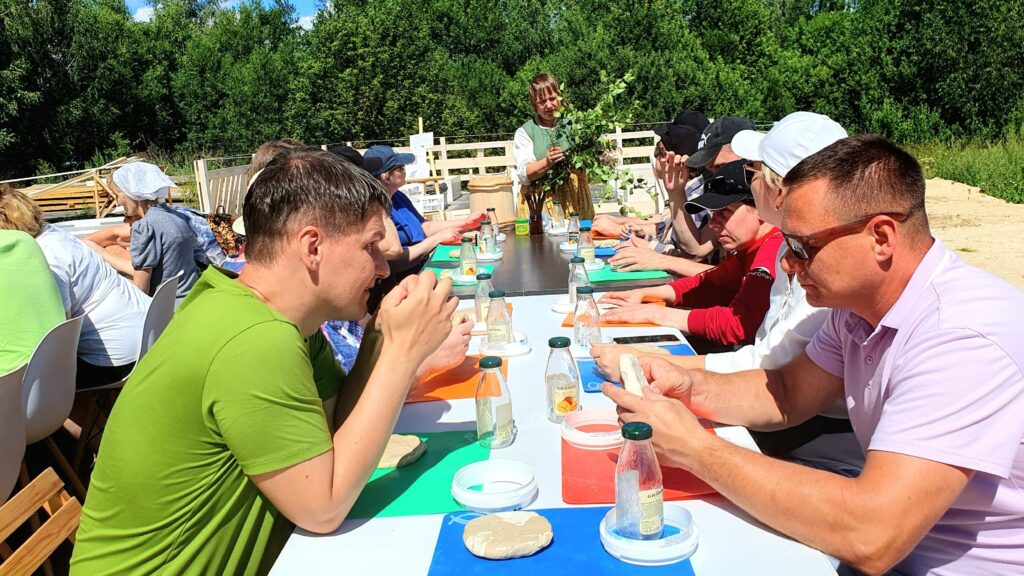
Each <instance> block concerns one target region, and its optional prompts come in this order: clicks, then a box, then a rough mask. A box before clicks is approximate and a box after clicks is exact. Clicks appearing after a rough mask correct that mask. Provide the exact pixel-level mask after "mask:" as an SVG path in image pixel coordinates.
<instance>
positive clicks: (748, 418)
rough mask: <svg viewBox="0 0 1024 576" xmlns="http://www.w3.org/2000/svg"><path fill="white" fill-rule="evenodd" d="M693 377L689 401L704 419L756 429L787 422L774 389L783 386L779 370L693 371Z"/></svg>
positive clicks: (688, 403)
mask: <svg viewBox="0 0 1024 576" xmlns="http://www.w3.org/2000/svg"><path fill="white" fill-rule="evenodd" d="M690 376H691V378H692V379H693V383H692V385H691V387H690V397H689V399H687V400H686V404H687V405H688V406H689V407H690V409H691V410H692V411H693V413H694V414H696V415H698V416H700V417H702V418H707V419H708V420H712V421H714V422H721V423H722V424H735V425H739V426H747V427H750V428H756V429H773V428H780V427H784V426H785V425H786V423H787V419H786V417H785V415H784V413H783V412H782V409H781V408H780V406H779V399H778V398H776V396H774V395H773V394H772V392H771V390H773V389H778V388H780V387H782V386H783V384H782V383H781V382H780V380H781V379H782V376H781V375H780V374H779V373H778V372H776V371H765V370H747V371H744V372H735V373H733V374H716V373H714V372H707V371H705V370H694V371H692V372H691V373H690Z"/></svg>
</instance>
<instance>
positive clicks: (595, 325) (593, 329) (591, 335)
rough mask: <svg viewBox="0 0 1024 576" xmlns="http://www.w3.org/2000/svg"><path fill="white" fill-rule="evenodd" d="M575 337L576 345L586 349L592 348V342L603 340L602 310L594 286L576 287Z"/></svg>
mask: <svg viewBox="0 0 1024 576" xmlns="http://www.w3.org/2000/svg"><path fill="white" fill-rule="evenodd" d="M573 337H574V338H575V340H576V345H577V346H579V347H580V348H583V349H584V350H589V349H590V344H591V342H597V343H600V342H601V312H600V310H598V308H597V302H596V301H595V300H594V287H593V286H577V287H576V309H575V311H574V313H573Z"/></svg>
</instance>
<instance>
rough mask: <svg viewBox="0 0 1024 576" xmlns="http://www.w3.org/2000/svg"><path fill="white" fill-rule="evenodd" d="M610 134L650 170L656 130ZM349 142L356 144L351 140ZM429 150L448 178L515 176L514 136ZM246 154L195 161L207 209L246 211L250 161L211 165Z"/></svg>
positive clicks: (630, 162) (629, 159)
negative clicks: (212, 166)
mask: <svg viewBox="0 0 1024 576" xmlns="http://www.w3.org/2000/svg"><path fill="white" fill-rule="evenodd" d="M606 136H607V137H608V138H609V139H610V140H612V141H613V142H615V143H616V145H617V147H618V148H619V149H620V150H621V154H620V155H619V164H620V165H626V166H629V167H631V168H632V167H633V166H635V168H634V169H636V170H639V171H645V170H649V158H650V156H651V152H653V150H654V143H655V141H656V140H657V137H656V136H655V134H654V132H652V131H651V130H643V131H638V132H622V131H621V130H617V131H615V132H614V133H611V134H607V135H606ZM348 144H349V145H352V143H351V142H349V143H348ZM395 150H396V151H398V152H409V151H410V148H409V147H408V146H400V147H395ZM362 151H363V150H360V152H362ZM427 152H428V154H430V156H431V157H432V165H433V170H434V171H435V172H436V174H437V175H438V176H440V177H442V179H443V180H444V181H449V180H451V179H452V178H453V177H456V178H458V179H459V180H460V181H463V182H464V181H468V180H470V179H471V178H473V177H474V176H480V175H484V174H500V173H504V174H507V175H509V176H510V177H512V176H513V175H514V173H515V169H516V163H515V158H514V157H513V154H512V141H511V140H491V141H486V142H466V143H459V144H450V143H448V138H446V137H444V136H441V137H440V138H438V139H437V144H436V145H434V146H431V147H430V148H428V149H427ZM245 158H247V157H245V156H236V157H229V158H200V159H199V160H196V161H195V165H194V168H195V174H196V188H197V190H198V192H199V205H200V207H201V208H202V210H203V211H204V212H212V211H213V210H216V209H218V207H220V206H223V209H224V211H226V212H228V213H230V214H234V215H236V216H237V215H239V214H241V213H242V203H243V202H244V200H245V190H246V186H247V184H248V181H247V180H246V178H245V173H246V171H247V170H248V168H249V166H248V164H245V165H240V166H231V167H227V168H216V169H213V168H211V165H214V164H220V163H223V162H225V161H231V160H243V159H245Z"/></svg>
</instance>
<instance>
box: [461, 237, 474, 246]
mask: <svg viewBox="0 0 1024 576" xmlns="http://www.w3.org/2000/svg"><path fill="white" fill-rule="evenodd" d="M472 241H473V239H472V238H470V237H469V236H463V237H462V243H463V244H465V243H466V242H472Z"/></svg>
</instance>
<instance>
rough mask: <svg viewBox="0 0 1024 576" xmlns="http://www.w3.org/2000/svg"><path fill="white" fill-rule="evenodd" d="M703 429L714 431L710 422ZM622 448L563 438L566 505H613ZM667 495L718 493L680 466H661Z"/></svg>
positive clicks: (685, 497)
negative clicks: (579, 444)
mask: <svg viewBox="0 0 1024 576" xmlns="http://www.w3.org/2000/svg"><path fill="white" fill-rule="evenodd" d="M704 428H705V429H706V430H707V431H708V432H710V433H712V434H714V433H715V431H714V429H712V428H711V424H710V423H707V422H705V423H704ZM618 458H619V449H618V448H613V449H611V450H584V449H582V448H576V447H574V446H570V445H569V444H568V443H567V442H566V441H565V440H562V501H564V502H565V503H566V504H614V503H615V462H616V461H617V460H618ZM661 475H662V483H663V485H664V487H665V493H664V498H665V500H666V501H668V500H689V499H691V498H697V497H700V496H707V495H708V494H717V492H716V491H715V489H714V488H712V487H711V486H708V485H707V483H705V482H704V481H703V480H701V479H700V478H697V477H696V476H694V475H693V474H691V473H690V472H688V471H686V470H683V469H681V468H669V467H666V466H662V467H661Z"/></svg>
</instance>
